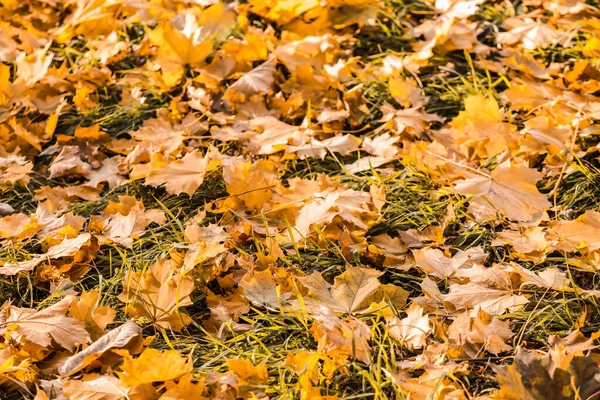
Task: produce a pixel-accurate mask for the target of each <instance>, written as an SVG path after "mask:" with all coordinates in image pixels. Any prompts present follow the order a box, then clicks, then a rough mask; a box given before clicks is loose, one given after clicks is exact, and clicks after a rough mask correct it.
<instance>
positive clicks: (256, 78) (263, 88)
mask: <svg viewBox="0 0 600 400" xmlns="http://www.w3.org/2000/svg"><path fill="white" fill-rule="evenodd" d="M274 75H275V59H274V58H271V59H269V60H267V61H265V62H264V63H262V64H260V65H259V66H258V67H256V68H254V69H252V70H251V71H249V72H247V73H245V74H244V75H243V76H242V77H241V78H240V79H238V80H237V81H236V82H235V83H234V84H232V85H231V86H229V87H228V88H227V90H226V91H225V95H224V96H223V98H225V99H228V100H232V101H238V100H241V101H244V100H246V99H247V98H248V97H250V96H252V95H254V94H259V93H264V94H267V93H268V92H269V90H270V89H271V86H273V82H274V81H275V76H274ZM240 96H241V98H239V97H240Z"/></svg>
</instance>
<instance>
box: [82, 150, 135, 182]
mask: <svg viewBox="0 0 600 400" xmlns="http://www.w3.org/2000/svg"><path fill="white" fill-rule="evenodd" d="M87 178H88V179H89V180H88V182H86V183H85V186H91V187H94V188H95V187H97V186H98V185H99V184H100V183H102V182H106V183H108V188H109V189H111V190H112V189H114V188H116V187H118V186H121V185H123V184H124V183H125V182H127V180H126V179H125V178H123V177H122V176H121V175H120V174H119V162H118V160H117V158H116V157H115V158H107V159H106V160H104V161H103V162H102V166H101V167H100V168H99V169H97V170H92V171H90V172H89V174H88V176H87Z"/></svg>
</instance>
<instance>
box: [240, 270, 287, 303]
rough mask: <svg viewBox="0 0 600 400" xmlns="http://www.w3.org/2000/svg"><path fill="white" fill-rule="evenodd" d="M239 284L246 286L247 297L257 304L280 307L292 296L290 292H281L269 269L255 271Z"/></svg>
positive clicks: (245, 293)
mask: <svg viewBox="0 0 600 400" xmlns="http://www.w3.org/2000/svg"><path fill="white" fill-rule="evenodd" d="M239 285H240V286H241V287H242V288H244V295H245V296H246V298H247V299H248V300H250V301H251V302H252V303H253V304H254V305H257V306H267V307H274V308H278V307H279V303H280V302H285V301H286V300H287V299H288V298H289V297H290V294H289V293H282V294H279V292H278V290H277V284H276V283H275V280H274V279H273V274H272V273H271V271H269V270H268V269H267V270H264V271H256V272H254V273H253V274H252V275H249V279H245V280H242V281H241V282H240V283H239Z"/></svg>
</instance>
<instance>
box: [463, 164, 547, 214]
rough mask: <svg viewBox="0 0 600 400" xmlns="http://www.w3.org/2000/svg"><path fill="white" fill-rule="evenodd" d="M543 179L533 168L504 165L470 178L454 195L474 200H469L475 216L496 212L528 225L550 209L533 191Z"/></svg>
mask: <svg viewBox="0 0 600 400" xmlns="http://www.w3.org/2000/svg"><path fill="white" fill-rule="evenodd" d="M542 176H543V175H542V174H541V173H539V172H538V171H536V170H535V169H533V168H527V167H525V166H520V165H513V164H511V162H510V161H506V162H504V163H503V164H500V165H499V166H497V167H496V169H494V170H493V171H492V172H491V174H489V175H487V174H485V173H481V174H478V175H475V174H471V176H470V177H469V178H467V179H464V180H461V181H458V182H456V183H455V184H454V185H455V190H456V192H457V193H460V194H462V195H465V196H474V197H472V198H470V200H469V211H470V212H471V213H473V214H474V215H477V216H483V217H488V218H489V217H493V216H495V215H496V211H499V212H501V213H503V214H504V215H506V216H507V217H508V218H509V219H511V220H515V221H524V222H528V221H531V220H532V219H534V218H535V215H536V214H540V213H542V212H543V211H545V210H546V209H548V208H549V207H550V206H551V204H550V202H549V201H548V199H547V198H546V196H545V195H543V194H541V193H540V192H539V191H538V189H537V187H536V183H537V182H538V181H539V180H540V179H541V178H542Z"/></svg>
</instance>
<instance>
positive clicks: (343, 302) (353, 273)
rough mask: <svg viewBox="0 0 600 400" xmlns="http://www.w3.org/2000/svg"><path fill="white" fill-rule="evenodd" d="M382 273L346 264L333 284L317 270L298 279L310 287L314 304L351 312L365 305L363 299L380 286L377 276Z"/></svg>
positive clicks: (306, 299) (310, 297) (310, 296)
mask: <svg viewBox="0 0 600 400" xmlns="http://www.w3.org/2000/svg"><path fill="white" fill-rule="evenodd" d="M381 275H383V273H382V272H379V271H377V270H375V269H370V268H362V267H352V266H350V265H347V266H346V271H344V272H343V273H342V274H341V275H339V276H336V277H335V279H334V284H333V285H331V284H330V283H328V282H327V281H326V280H325V279H323V277H322V276H321V274H320V273H319V272H317V271H315V272H313V273H312V275H309V276H304V277H299V278H298V280H299V281H300V282H301V283H302V285H304V286H305V287H307V288H308V289H310V295H309V297H308V298H305V301H306V302H308V300H309V299H310V300H311V301H313V302H314V303H315V304H316V305H322V306H326V307H329V308H331V309H332V310H334V311H337V312H343V313H352V312H354V311H357V310H360V309H361V307H366V306H368V304H364V302H365V300H367V299H368V298H369V296H370V295H371V294H372V293H373V292H374V291H375V290H376V289H377V288H378V287H379V286H380V283H379V280H378V279H377V278H378V277H379V276H381Z"/></svg>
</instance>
